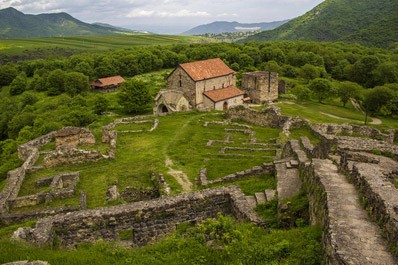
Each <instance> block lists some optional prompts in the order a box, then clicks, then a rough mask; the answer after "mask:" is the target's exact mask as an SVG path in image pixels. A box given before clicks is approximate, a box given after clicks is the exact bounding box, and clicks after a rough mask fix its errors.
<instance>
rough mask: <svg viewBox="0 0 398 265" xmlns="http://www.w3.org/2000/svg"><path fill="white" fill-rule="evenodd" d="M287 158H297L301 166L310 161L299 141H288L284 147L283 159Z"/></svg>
mask: <svg viewBox="0 0 398 265" xmlns="http://www.w3.org/2000/svg"><path fill="white" fill-rule="evenodd" d="M286 157H297V159H298V161H299V162H300V163H301V164H303V163H306V162H308V161H309V160H308V157H307V155H306V153H305V152H304V151H303V150H301V147H300V144H299V141H297V140H290V141H287V142H286V144H285V145H284V146H283V150H282V158H286Z"/></svg>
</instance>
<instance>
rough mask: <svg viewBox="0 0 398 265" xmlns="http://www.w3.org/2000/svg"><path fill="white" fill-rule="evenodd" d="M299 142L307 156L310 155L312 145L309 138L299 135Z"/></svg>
mask: <svg viewBox="0 0 398 265" xmlns="http://www.w3.org/2000/svg"><path fill="white" fill-rule="evenodd" d="M300 142H301V144H302V145H303V149H304V152H305V153H306V154H307V156H309V157H312V153H313V151H314V145H313V144H312V143H311V141H310V139H308V137H305V136H301V137H300Z"/></svg>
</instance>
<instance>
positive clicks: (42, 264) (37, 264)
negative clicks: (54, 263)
mask: <svg viewBox="0 0 398 265" xmlns="http://www.w3.org/2000/svg"><path fill="white" fill-rule="evenodd" d="M3 265H50V264H49V263H48V262H47V261H41V260H36V261H27V260H23V261H14V262H10V263H5V264H3Z"/></svg>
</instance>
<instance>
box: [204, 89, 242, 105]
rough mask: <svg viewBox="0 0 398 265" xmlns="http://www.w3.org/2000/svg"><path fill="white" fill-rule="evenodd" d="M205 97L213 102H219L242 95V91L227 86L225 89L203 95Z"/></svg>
mask: <svg viewBox="0 0 398 265" xmlns="http://www.w3.org/2000/svg"><path fill="white" fill-rule="evenodd" d="M203 94H204V95H205V96H206V97H208V98H209V99H211V100H212V101H213V102H219V101H222V100H225V99H229V98H234V97H237V96H241V95H243V94H244V92H243V91H242V90H240V89H239V88H237V87H236V86H229V87H226V88H221V89H216V90H212V91H207V92H205V93H203Z"/></svg>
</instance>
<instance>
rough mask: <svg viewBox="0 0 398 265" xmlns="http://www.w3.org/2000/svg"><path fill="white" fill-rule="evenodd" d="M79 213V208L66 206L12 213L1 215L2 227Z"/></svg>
mask: <svg viewBox="0 0 398 265" xmlns="http://www.w3.org/2000/svg"><path fill="white" fill-rule="evenodd" d="M76 211H79V207H76V206H65V207H60V208H54V209H45V210H37V211H32V212H26V213H11V214H1V215H0V227H3V226H9V225H14V224H21V223H24V222H27V221H31V220H37V219H39V218H44V217H48V216H53V215H56V214H61V213H69V212H76Z"/></svg>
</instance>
